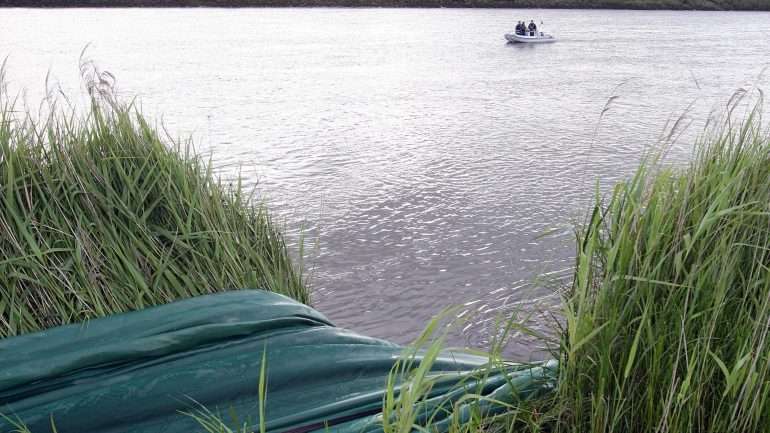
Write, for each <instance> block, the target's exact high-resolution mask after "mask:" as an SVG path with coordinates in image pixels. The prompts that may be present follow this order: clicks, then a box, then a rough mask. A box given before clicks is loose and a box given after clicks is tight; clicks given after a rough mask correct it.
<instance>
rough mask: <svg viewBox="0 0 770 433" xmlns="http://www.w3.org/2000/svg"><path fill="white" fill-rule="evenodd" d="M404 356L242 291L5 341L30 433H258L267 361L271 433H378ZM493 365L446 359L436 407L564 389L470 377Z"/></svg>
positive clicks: (547, 380) (21, 416) (17, 409)
mask: <svg viewBox="0 0 770 433" xmlns="http://www.w3.org/2000/svg"><path fill="white" fill-rule="evenodd" d="M402 352H403V348H402V347H399V346H397V345H394V344H391V343H388V342H386V341H383V340H378V339H373V338H368V337H364V336H361V335H358V334H355V333H353V332H350V331H347V330H344V329H341V328H337V327H335V326H334V325H333V324H332V323H330V322H329V321H328V320H327V319H326V318H325V317H324V316H323V315H321V314H320V313H318V312H317V311H315V310H313V309H312V308H310V307H307V306H305V305H302V304H300V303H297V302H295V301H293V300H291V299H289V298H287V297H284V296H281V295H277V294H274V293H269V292H264V291H260V290H243V291H233V292H227V293H220V294H215V295H209V296H201V297H197V298H192V299H187V300H182V301H178V302H174V303H171V304H168V305H164V306H160V307H154V308H148V309H146V310H142V311H136V312H131V313H126V314H120V315H115V316H111V317H106V318H102V319H96V320H92V321H90V322H87V323H83V324H79V325H68V326H61V327H58V328H54V329H50V330H47V331H44V332H38V333H35V334H28V335H23V336H18V337H13V338H7V339H4V340H0V413H1V414H3V415H4V416H5V417H8V418H10V419H12V420H20V421H22V422H23V423H25V424H26V425H27V426H28V427H29V428H30V430H31V431H32V433H48V432H52V431H53V430H52V428H51V419H53V421H54V422H55V425H56V428H57V431H58V432H59V433H108V432H110V433H113V432H114V433H117V432H121V433H123V432H132V433H161V432H163V433H191V432H200V431H203V429H202V428H201V427H200V426H199V425H198V424H197V423H196V422H195V420H193V419H192V418H191V417H189V416H186V415H184V414H183V413H181V412H189V411H194V410H196V409H200V408H201V407H206V408H208V409H209V410H211V411H213V412H219V413H221V414H223V418H224V419H225V420H226V421H227V420H230V416H231V414H236V415H237V416H238V417H240V418H241V421H243V420H246V419H248V420H249V421H248V422H249V423H250V425H253V426H255V427H254V428H255V430H256V429H257V427H256V426H258V415H259V392H258V389H259V382H260V371H261V363H262V359H263V356H264V357H265V359H266V378H267V381H266V385H267V392H266V396H267V398H266V400H265V420H266V427H267V430H268V431H269V432H275V433H281V432H293V433H304V432H310V431H314V430H329V431H333V432H342V433H358V432H363V431H367V432H373V431H377V430H381V423H380V422H379V421H378V420H379V419H380V418H379V417H378V413H379V412H380V411H381V408H382V402H383V393H384V390H385V383H386V380H387V377H388V374H389V372H390V371H391V368H392V366H393V364H394V362H395V361H396V360H397V359H398V358H399V356H400V355H401V354H402ZM485 362H486V359H485V358H482V357H475V356H470V355H466V354H458V353H444V354H442V355H441V356H440V358H439V359H438V361H437V362H436V363H435V364H434V365H433V367H432V370H433V371H434V374H435V375H437V376H436V377H440V378H441V379H440V380H438V382H437V383H436V385H435V386H434V387H433V389H432V391H431V396H432V398H431V399H430V400H429V402H428V403H426V407H431V408H435V407H440V406H441V405H442V404H445V403H446V402H449V401H453V400H456V399H457V398H459V396H460V395H462V394H463V390H460V389H457V383H458V382H459V381H462V383H463V384H464V386H466V387H472V389H473V390H474V392H475V391H479V390H480V391H481V392H482V393H483V394H485V395H489V396H490V397H495V398H500V399H503V400H508V401H510V400H511V399H512V397H514V396H518V397H523V398H527V397H529V396H530V395H532V394H533V393H539V392H547V391H548V389H550V388H551V387H552V384H553V368H554V366H553V365H552V364H548V365H546V366H543V367H541V368H540V367H539V368H526V369H524V368H522V367H519V368H516V367H513V368H512V369H508V370H506V371H505V372H503V371H499V372H498V373H496V374H491V375H487V377H485V378H483V380H474V379H473V377H472V376H469V375H470V374H471V373H469V372H471V371H472V370H474V369H476V368H477V367H479V366H480V365H483V364H484V363H485ZM512 387H513V388H516V389H513V388H512ZM426 410H427V409H426ZM484 410H489V411H498V410H500V408H499V407H496V406H495V405H494V404H492V403H489V404H487V405H486V406H484ZM440 420H441V416H439V417H438V418H437V421H440ZM437 425H439V426H441V423H440V422H438V423H437ZM10 431H14V427H13V426H12V424H11V423H10V422H9V421H8V420H7V419H6V420H3V419H0V432H2V433H5V432H10Z"/></svg>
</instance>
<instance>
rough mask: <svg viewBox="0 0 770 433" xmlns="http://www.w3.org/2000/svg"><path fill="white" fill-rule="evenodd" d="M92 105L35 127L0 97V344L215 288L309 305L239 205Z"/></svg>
mask: <svg viewBox="0 0 770 433" xmlns="http://www.w3.org/2000/svg"><path fill="white" fill-rule="evenodd" d="M0 78H1V77H0ZM97 78H98V77H97ZM96 84H99V83H98V81H97V82H96ZM97 87H98V86H96V87H94V86H90V87H89V88H90V89H91V90H93V89H95V88H97ZM97 90H98V89H97ZM102 90H103V89H102ZM91 95H92V99H91V105H90V108H89V110H88V111H87V112H86V113H85V114H84V115H82V116H78V115H76V114H74V113H73V112H71V111H69V110H59V109H56V108H55V107H54V108H53V109H52V110H51V112H50V114H49V115H47V116H45V117H44V118H43V119H37V120H35V119H33V118H32V117H31V116H30V115H28V114H24V111H23V110H22V111H17V110H16V108H15V105H16V104H15V103H14V100H13V99H12V98H10V97H9V95H8V94H7V93H5V92H4V91H3V90H2V86H0V338H2V337H7V336H12V335H17V334H22V333H25V332H32V331H37V330H40V329H45V328H48V327H52V326H57V325H62V324H66V323H71V322H79V321H82V320H86V319H88V318H94V317H101V316H106V315H109V314H114V313H119V312H123V311H127V310H134V309H140V308H144V307H147V306H151V305H157V304H162V303H167V302H171V301H174V300H176V299H180V298H185V297H191V296H196V295H199V294H205V293H211V292H215V291H220V290H226V289H236V288H247V287H259V288H265V289H268V290H272V291H276V292H280V293H283V294H286V295H289V296H291V297H293V298H294V299H297V300H299V301H301V302H305V303H307V302H308V301H309V295H308V290H307V288H306V287H305V285H304V281H303V279H302V272H301V269H299V268H298V267H297V266H296V264H295V263H293V261H292V258H291V255H290V254H289V252H288V250H287V247H286V245H285V243H284V240H283V237H282V236H281V233H280V232H279V231H278V230H277V228H276V226H275V224H273V223H272V221H271V219H270V217H269V216H268V214H267V213H266V210H265V208H264V207H263V206H262V205H261V204H259V203H257V202H255V199H254V197H253V195H252V194H250V193H248V192H247V191H245V190H244V189H243V188H242V187H241V185H240V183H239V182H237V183H236V184H235V185H223V184H222V183H220V182H219V181H217V180H216V179H215V178H214V176H213V175H212V171H211V164H210V163H206V162H205V161H201V160H200V159H199V158H198V157H197V156H196V155H194V153H193V152H192V147H191V146H190V145H189V144H187V145H182V144H179V143H174V142H171V141H170V140H165V139H162V138H161V136H160V135H159V133H158V132H157V131H156V129H155V128H153V127H152V126H151V125H150V124H149V123H148V122H147V121H146V120H145V119H144V118H143V117H142V115H141V114H139V113H138V112H137V110H135V109H134V107H133V106H131V105H123V104H119V103H117V102H115V100H114V98H111V97H110V95H109V93H105V92H103V91H101V92H100V91H92V92H91Z"/></svg>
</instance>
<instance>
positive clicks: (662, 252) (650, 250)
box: [558, 113, 770, 433]
mask: <svg viewBox="0 0 770 433" xmlns="http://www.w3.org/2000/svg"><path fill="white" fill-rule="evenodd" d="M697 149H698V150H697V152H696V155H695V157H694V159H693V161H692V162H691V164H690V166H689V168H688V169H686V170H681V171H678V170H670V169H664V168H661V167H660V166H658V165H657V164H655V163H649V164H643V165H642V167H641V168H640V169H639V170H638V172H637V173H636V175H635V176H634V177H633V178H632V179H630V180H629V181H627V182H624V183H621V184H619V185H617V187H616V188H615V189H614V192H613V193H612V194H611V196H610V197H609V198H608V200H607V201H606V203H604V204H602V203H599V204H597V205H596V206H595V208H594V209H593V212H592V214H591V217H590V219H589V222H588V224H587V226H586V227H585V228H584V229H583V230H581V231H580V232H579V233H578V237H577V241H578V246H577V265H576V271H575V278H574V283H573V286H572V291H571V293H570V294H569V297H568V299H567V300H566V302H565V306H564V311H565V316H566V329H565V331H566V332H565V334H564V342H563V351H562V354H561V358H562V362H561V369H560V378H559V399H558V400H559V403H558V405H559V407H558V410H559V411H560V412H561V417H562V420H561V426H560V428H559V431H579V432H586V433H588V432H593V433H599V432H603V433H609V432H627V433H633V432H682V433H684V432H688V433H689V432H694V431H697V432H702V433H707V432H713V433H723V432H744V433H749V432H763V431H767V428H768V426H769V425H770V341H768V333H769V332H770V268H768V266H770V209H768V206H770V136H768V134H767V133H766V132H765V131H764V130H763V129H762V128H761V121H760V119H759V118H758V115H757V113H753V114H752V115H750V116H749V117H748V120H747V121H746V122H745V123H742V124H740V125H735V124H730V123H729V122H728V123H726V125H725V126H724V127H723V129H722V130H721V131H720V132H719V133H717V134H716V135H714V136H712V138H710V139H707V140H705V141H704V142H702V143H701V144H700V145H699V146H698V147H697Z"/></svg>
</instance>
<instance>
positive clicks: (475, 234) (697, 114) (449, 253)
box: [0, 9, 770, 357]
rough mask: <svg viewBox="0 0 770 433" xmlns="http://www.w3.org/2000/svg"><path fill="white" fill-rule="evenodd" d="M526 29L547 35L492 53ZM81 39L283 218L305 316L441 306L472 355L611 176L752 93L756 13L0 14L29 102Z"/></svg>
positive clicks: (70, 66)
mask: <svg viewBox="0 0 770 433" xmlns="http://www.w3.org/2000/svg"><path fill="white" fill-rule="evenodd" d="M531 18H533V19H536V20H538V22H539V21H540V20H542V21H543V22H544V23H545V25H544V28H545V29H546V30H548V31H551V32H553V33H555V34H556V35H557V36H558V37H559V38H560V41H559V42H558V43H556V44H551V45H542V46H513V45H506V44H505V43H504V39H503V34H504V33H506V32H508V31H510V30H511V29H512V27H513V25H514V24H515V22H516V21H517V20H519V19H527V20H529V19H531ZM89 43H90V44H91V45H90V47H89V48H88V50H87V51H86V53H87V56H88V57H89V58H91V59H93V60H94V61H96V62H97V63H98V64H99V66H100V67H102V68H103V69H105V70H108V71H110V72H111V73H113V74H114V75H115V76H116V77H117V85H118V89H119V91H120V92H121V93H122V94H123V95H125V96H127V97H131V96H138V97H139V100H140V101H141V104H142V106H143V108H144V110H145V111H147V112H148V113H150V114H151V115H155V116H158V118H160V116H161V115H162V120H163V123H164V124H165V125H166V127H167V128H168V129H169V130H170V131H173V132H174V133H175V134H178V135H179V136H187V135H192V136H193V137H194V139H195V141H196V143H197V147H198V149H199V150H200V151H202V152H205V153H210V154H211V156H212V159H213V161H214V163H215V164H216V166H217V168H218V169H219V170H220V172H221V173H222V174H223V175H225V176H229V175H231V174H232V173H234V172H235V171H236V170H238V169H239V167H240V170H241V173H242V174H243V175H244V176H245V177H246V179H247V181H248V183H249V184H251V185H257V187H258V188H259V190H260V191H261V192H262V194H263V195H264V196H265V197H266V198H267V200H268V202H269V203H270V204H271V206H272V208H273V210H274V211H275V212H274V213H276V214H278V215H280V216H281V218H282V219H284V220H285V221H286V223H287V224H288V225H289V227H291V228H292V230H294V229H296V227H298V226H300V225H302V224H304V226H305V228H306V230H307V232H308V233H309V238H310V239H311V241H310V245H309V247H310V250H311V251H310V253H309V255H310V257H309V259H308V260H309V264H311V265H312V267H313V272H312V284H313V300H314V304H315V306H316V307H318V308H319V309H320V310H321V311H322V312H324V313H326V314H327V315H328V316H329V317H330V318H331V319H333V320H334V321H335V322H336V323H338V324H339V325H342V326H345V327H350V328H352V329H355V330H357V331H360V332H363V333H365V334H369V335H372V336H378V337H385V338H388V339H391V340H394V341H397V342H401V343H405V342H408V341H410V340H411V339H413V338H414V337H415V336H416V335H417V333H418V332H419V331H420V330H421V329H422V328H423V326H424V325H425V323H426V321H427V320H428V319H429V318H430V317H431V316H432V315H434V314H435V313H437V312H438V311H440V310H441V309H442V308H443V307H445V306H448V305H462V306H463V307H462V308H463V310H462V311H463V312H462V314H463V315H465V316H468V317H469V318H470V321H469V322H468V326H466V328H465V329H464V330H463V332H462V335H457V336H456V337H455V341H454V343H456V344H466V343H468V344H473V345H483V344H484V342H485V341H486V339H487V337H488V334H489V328H490V324H491V323H493V322H494V320H495V318H496V317H497V316H498V315H500V314H510V313H511V312H512V311H519V312H521V314H522V315H524V316H531V317H530V320H531V322H530V323H534V324H535V326H538V327H541V328H547V327H548V326H550V323H551V321H552V319H551V318H550V314H548V311H549V309H553V305H555V303H556V297H555V296H554V294H553V286H554V285H555V284H556V283H554V282H553V281H552V280H553V279H554V278H558V277H564V276H567V277H568V276H569V272H568V271H567V272H564V271H563V270H564V269H568V268H569V266H570V265H571V263H572V262H571V259H570V258H571V256H572V252H573V245H572V243H571V232H570V227H571V225H572V224H573V223H574V222H575V221H579V220H580V219H581V217H582V216H583V212H584V211H585V209H586V206H587V204H588V203H589V202H590V199H591V196H592V192H593V190H594V188H595V186H596V182H597V181H598V182H599V185H600V186H601V187H603V188H606V187H607V185H610V184H611V183H612V182H614V181H616V180H618V179H622V178H623V177H624V176H627V175H628V174H629V173H630V172H631V171H632V170H633V169H634V167H635V166H636V165H637V163H638V161H639V158H640V156H641V155H642V153H643V152H644V151H645V150H646V149H649V148H650V147H651V146H654V145H655V144H656V143H657V141H658V138H659V137H660V136H661V134H662V133H663V131H664V126H665V124H666V122H667V121H669V120H670V119H675V118H677V117H678V116H679V115H681V114H682V113H683V112H685V110H687V109H688V107H689V109H690V110H689V112H688V113H689V114H688V115H687V119H694V120H703V119H705V118H706V117H707V116H708V115H709V113H710V112H712V111H716V112H719V111H721V110H722V109H723V108H722V107H723V106H724V103H725V102H726V101H727V99H728V98H729V97H730V95H731V94H732V93H733V92H734V91H735V90H736V89H737V88H739V87H741V86H747V85H751V84H758V85H763V84H767V82H768V79H766V78H762V77H760V74H761V72H762V69H763V68H764V67H765V66H767V65H768V64H770V14H767V13H705V12H631V11H564V10H546V11H538V10H441V9H432V10H422V9H412V10H392V9H357V10H352V9H234V10H223V9H186V10H182V9H162V10H157V9H156V10H150V9H134V10H121V9H114V10H89V9H81V10H25V9H0V56H2V57H5V56H8V66H7V80H8V84H9V87H10V89H11V91H13V92H18V91H21V89H27V91H26V97H27V99H28V101H29V102H30V104H36V103H37V101H39V98H40V96H41V95H43V94H44V82H45V78H46V74H47V73H48V72H49V71H50V77H49V85H51V86H53V85H54V84H55V85H58V86H61V87H62V88H63V89H64V91H65V92H67V93H69V94H76V92H77V91H78V86H79V73H78V58H79V55H80V53H81V51H82V50H83V48H84V47H85V46H86V45H87V44H89ZM613 95H617V96H619V98H617V99H614V100H613V102H612V104H610V105H611V107H610V110H609V111H607V112H606V113H605V114H604V116H603V117H602V118H601V121H600V115H601V113H602V110H603V108H604V107H605V104H606V103H607V102H608V99H609V98H610V97H611V96H613ZM697 124H698V122H696V125H697ZM697 128H698V127H697V126H694V127H693V129H694V130H696V131H697ZM694 135H695V134H694V132H692V129H691V132H690V133H687V134H685V135H684V136H683V138H682V139H681V140H680V141H679V142H678V143H677V144H676V145H675V146H674V148H673V150H672V152H671V158H672V160H673V161H685V160H686V159H687V157H688V155H689V152H690V149H691V143H692V140H693V136H694ZM544 233H551V235H550V236H547V237H543V236H542V235H543V234H544ZM544 273H551V274H549V275H550V276H549V277H544V278H539V279H536V277H537V276H538V275H541V274H544ZM533 281H534V283H533ZM509 351H510V352H511V353H512V354H515V355H520V356H524V357H526V356H529V353H530V347H529V346H527V345H526V344H519V345H514V346H512V347H511V348H510V349H509Z"/></svg>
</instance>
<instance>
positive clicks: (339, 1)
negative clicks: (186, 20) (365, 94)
mask: <svg viewBox="0 0 770 433" xmlns="http://www.w3.org/2000/svg"><path fill="white" fill-rule="evenodd" d="M0 7H27V8H70V7H71V8H77V7H81V8H92V7H93V8H100V7H143V8H153V7H160V8H163V7H222V8H237V7H394V8H543V9H637V10H703V11H770V2H767V1H765V0H0Z"/></svg>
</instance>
